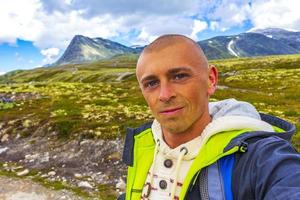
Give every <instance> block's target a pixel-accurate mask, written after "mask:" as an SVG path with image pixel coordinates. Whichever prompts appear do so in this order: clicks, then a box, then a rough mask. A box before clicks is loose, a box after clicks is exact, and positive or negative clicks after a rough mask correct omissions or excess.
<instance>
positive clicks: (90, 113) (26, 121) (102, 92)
mask: <svg viewBox="0 0 300 200" xmlns="http://www.w3.org/2000/svg"><path fill="white" fill-rule="evenodd" d="M136 60H137V57H136V55H129V56H116V57H114V58H112V59H110V60H103V61H99V62H95V63H90V64H78V65H66V66H59V67H49V68H38V69H33V70H26V71H25V70H24V71H22V70H19V71H14V72H11V73H8V74H6V75H4V76H0V97H1V98H2V100H3V99H6V101H7V102H5V103H3V102H2V103H1V101H0V129H1V131H2V133H1V134H2V135H0V136H1V137H2V138H0V139H1V140H3V138H4V137H6V138H8V137H10V138H16V139H12V140H14V141H15V142H16V145H19V144H18V140H20V138H21V139H22V138H24V139H27V138H28V140H25V141H28V142H29V144H31V145H34V144H35V146H33V148H37V147H38V145H39V143H38V141H44V139H43V138H45V137H46V138H48V139H49V138H51V140H50V141H49V142H50V144H51V145H53V144H54V145H55V146H51V145H50V147H51V148H53V149H52V151H60V148H64V146H68V145H69V144H72V141H79V142H80V141H84V140H85V139H97V138H98V139H104V140H105V141H113V140H115V141H120V140H119V138H123V137H124V134H125V128H126V127H135V126H138V125H140V124H142V123H144V122H146V121H149V120H151V119H152V117H151V113H150V112H149V110H148V108H147V106H146V104H145V101H144V100H143V97H142V95H141V93H140V90H139V87H138V84H137V81H136V77H135V75H134V72H135V63H136ZM210 64H214V65H216V66H217V68H218V69H219V88H218V90H217V92H216V93H215V95H214V96H212V98H211V100H212V101H217V100H222V99H225V98H236V99H238V100H243V101H249V102H251V103H252V104H254V106H256V108H257V109H258V110H259V111H260V112H264V113H269V114H273V115H276V116H279V117H281V118H284V119H286V120H288V121H290V122H292V123H294V124H296V126H297V129H298V130H299V128H300V104H299V102H300V86H299V85H300V55H289V56H270V57H257V58H241V59H227V60H213V61H211V62H210ZM5 135H6V136H5ZM8 135H9V136H8ZM17 138H19V139H18V140H17ZM48 139H47V140H46V141H47V142H46V143H44V144H47V143H48ZM53 139H54V140H55V141H53ZM90 141H91V140H90ZM92 141H97V140H92ZM292 142H293V144H294V145H295V146H296V148H297V149H298V150H300V134H299V131H298V133H297V134H296V135H295V136H294V137H293V139H292ZM107 143H108V142H107ZM118 143H119V144H120V145H121V143H120V142H118ZM25 144H26V143H25ZM41 144H43V143H41ZM80 144H81V142H80ZM75 146H76V145H75ZM79 146H80V147H82V145H79ZM65 148H66V147H65ZM104 151H107V150H104ZM69 153H71V152H69ZM66 155H68V154H66ZM89 157H91V156H89ZM99 159H100V160H101V159H102V161H95V162H97V163H101V164H102V165H103V163H107V161H106V160H103V159H108V161H109V162H110V160H112V162H111V163H112V164H110V165H108V167H107V169H109V168H115V167H116V165H115V162H117V161H118V160H120V152H115V153H112V154H108V155H107V156H105V158H99ZM53 161H54V160H53ZM53 161H52V164H53V166H56V167H55V168H57V169H56V170H57V171H59V170H63V169H64V167H63V166H62V167H58V165H57V164H56V163H53ZM56 162H58V161H56ZM58 163H59V162H58ZM6 165H7V164H6ZM6 165H4V164H3V165H1V162H0V174H3V173H4V174H7V173H8V172H3V170H4V168H3V169H2V168H1V166H6ZM12 165H14V164H12ZM53 166H51V165H50V167H52V168H53ZM71 166H73V164H71ZM89 166H92V165H91V164H89ZM112 166H113V167H112ZM117 166H118V167H122V165H121V164H118V165H117ZM47 167H48V166H47V165H45V166H43V171H46V172H47V170H48V169H47ZM52 168H51V169H52ZM123 168H124V169H123ZM123 168H122V169H123V170H121V171H120V170H114V169H112V171H119V174H115V175H113V174H109V173H111V172H109V173H108V175H107V177H108V179H115V178H116V177H119V176H121V175H122V176H123V177H125V167H123ZM72 169H73V171H74V170H75V171H76V170H77V168H72ZM98 169H99V167H97V168H95V170H96V172H97V170H98ZM107 169H102V170H103V171H104V173H106V172H105V170H106V171H107ZM68 172H69V171H68ZM11 174H12V172H9V175H11ZM30 175H32V172H31V173H30ZM33 177H34V178H33V179H36V180H37V181H38V182H40V183H42V184H43V185H46V186H49V187H51V188H57V189H59V190H60V189H68V190H72V191H75V192H76V193H77V194H78V195H81V196H82V195H83V196H85V197H92V196H97V198H98V197H99V196H100V197H101V198H100V197H99V198H100V199H115V198H116V195H117V194H116V193H115V191H116V189H115V186H114V185H113V184H104V185H103V184H102V183H101V181H100V183H99V182H98V183H95V184H96V186H95V188H96V189H95V190H94V192H93V193H90V192H86V190H83V189H78V188H77V187H76V184H75V185H74V183H73V182H72V181H68V183H69V184H71V186H69V185H66V183H63V182H61V181H59V179H58V181H56V182H51V179H44V178H41V177H40V175H39V173H37V172H36V173H33ZM66 177H68V176H67V175H66ZM72 177H73V176H72V173H71V175H69V178H72ZM49 180H50V181H49ZM68 180H69V179H68ZM70 180H73V179H70ZM87 199H88V198H87Z"/></svg>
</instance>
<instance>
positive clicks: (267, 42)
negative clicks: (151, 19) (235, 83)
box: [52, 28, 300, 66]
mask: <svg viewBox="0 0 300 200" xmlns="http://www.w3.org/2000/svg"><path fill="white" fill-rule="evenodd" d="M198 44H199V45H200V46H201V47H202V49H203V51H204V53H205V55H206V56H207V58H208V59H222V58H232V57H252V56H266V55H283V54H297V53H300V32H294V31H288V30H284V29H278V28H268V29H257V30H253V31H251V32H246V33H240V34H238V35H231V36H217V37H213V38H210V39H207V40H202V41H199V42H198ZM144 47H145V46H136V45H135V46H131V47H127V46H125V45H122V44H120V43H117V42H114V41H111V40H108V39H103V38H89V37H85V36H82V35H76V36H75V37H74V38H73V39H72V41H71V42H70V44H69V46H68V47H67V49H66V50H65V52H64V54H63V55H62V56H61V57H60V58H59V59H58V60H57V61H56V62H55V63H54V64H53V65H52V66H54V65H63V64H76V63H87V62H93V61H97V60H103V59H109V58H112V57H115V56H117V55H126V54H139V53H140V52H141V51H142V50H143V48H144Z"/></svg>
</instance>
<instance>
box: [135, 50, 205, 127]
mask: <svg viewBox="0 0 300 200" xmlns="http://www.w3.org/2000/svg"><path fill="white" fill-rule="evenodd" d="M191 50H192V49H190V48H189V46H187V45H185V44H176V45H172V46H169V47H166V48H164V49H163V50H160V51H158V52H156V51H155V52H150V53H143V54H142V55H141V57H140V59H139V62H138V67H137V78H138V81H139V84H140V87H141V90H142V93H143V95H144V98H145V100H146V102H147V103H148V105H149V107H150V109H151V111H152V113H153V115H154V117H155V118H156V119H157V120H158V121H159V123H160V124H161V126H162V128H163V129H165V130H167V131H169V132H170V133H182V132H185V131H187V130H189V128H191V127H192V126H193V125H194V124H195V123H197V122H199V120H201V117H202V116H203V114H204V113H206V114H207V113H208V99H209V95H210V91H209V88H208V84H209V73H208V69H207V66H200V65H207V63H206V62H204V61H203V60H201V59H200V58H199V57H197V56H195V55H193V51H191Z"/></svg>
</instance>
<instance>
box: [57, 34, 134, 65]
mask: <svg viewBox="0 0 300 200" xmlns="http://www.w3.org/2000/svg"><path fill="white" fill-rule="evenodd" d="M138 52H139V50H136V49H134V48H130V47H127V46H124V45H122V44H119V43H117V42H113V41H110V40H107V39H103V38H89V37H85V36H82V35H76V36H75V37H74V38H73V39H72V41H71V43H70V44H69V46H68V47H67V49H66V50H65V52H64V54H63V55H62V56H61V57H60V58H59V59H58V60H57V61H56V62H55V63H54V64H53V65H63V64H70V63H72V64H74V63H87V62H92V61H96V60H102V59H109V58H112V57H114V56H116V55H120V54H130V53H138Z"/></svg>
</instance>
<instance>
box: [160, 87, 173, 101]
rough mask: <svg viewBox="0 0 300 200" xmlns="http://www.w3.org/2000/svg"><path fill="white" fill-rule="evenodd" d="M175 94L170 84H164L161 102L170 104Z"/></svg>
mask: <svg viewBox="0 0 300 200" xmlns="http://www.w3.org/2000/svg"><path fill="white" fill-rule="evenodd" d="M175 96H176V95H175V92H174V90H173V88H172V87H171V86H170V84H163V83H161V85H160V93H159V100H160V101H162V102H168V101H169V100H170V99H172V98H174V97H175Z"/></svg>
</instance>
